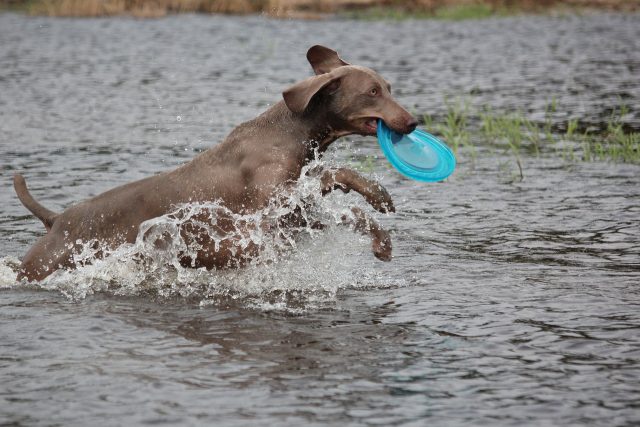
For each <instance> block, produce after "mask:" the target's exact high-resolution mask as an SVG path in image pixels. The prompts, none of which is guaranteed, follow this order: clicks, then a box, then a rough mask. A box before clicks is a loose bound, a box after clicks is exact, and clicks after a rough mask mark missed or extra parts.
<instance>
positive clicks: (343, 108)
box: [282, 45, 418, 135]
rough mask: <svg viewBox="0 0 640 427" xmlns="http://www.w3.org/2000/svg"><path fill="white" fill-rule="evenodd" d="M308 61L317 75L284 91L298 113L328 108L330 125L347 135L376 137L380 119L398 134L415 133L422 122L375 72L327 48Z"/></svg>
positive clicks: (316, 48)
mask: <svg viewBox="0 0 640 427" xmlns="http://www.w3.org/2000/svg"><path fill="white" fill-rule="evenodd" d="M307 59H308V60H309V63H310V64H311V67H313V71H314V72H315V73H316V75H315V76H314V77H310V78H308V79H306V80H303V81H301V82H299V83H296V84H295V85H293V86H291V87H290V88H288V89H287V90H285V91H284V92H283V94H282V95H283V97H284V102H285V103H286V105H287V107H288V108H289V109H290V110H291V111H292V112H294V113H296V114H317V113H318V111H319V110H318V109H319V108H321V109H324V111H323V113H324V114H326V117H327V120H328V121H329V125H330V126H331V127H332V128H333V129H334V130H336V131H338V132H340V133H343V134H350V133H357V134H360V135H375V134H376V127H377V120H384V122H385V123H386V124H387V126H389V127H390V128H391V129H393V130H394V131H396V132H398V133H403V134H406V133H410V132H412V131H413V130H414V129H415V128H416V126H417V124H418V122H417V121H416V119H415V118H414V117H413V116H412V115H411V114H409V113H408V112H407V110H405V109H404V108H402V107H401V106H400V105H399V104H398V103H397V102H396V101H395V100H394V99H393V97H392V96H391V85H390V84H389V83H388V82H387V81H386V80H385V79H383V78H382V76H380V75H379V74H378V73H376V72H375V71H373V70H371V69H369V68H366V67H360V66H355V65H350V64H348V63H346V62H344V61H343V60H342V59H341V58H340V57H339V56H338V54H337V53H336V52H335V51H333V50H331V49H329V48H326V47H324V46H319V45H316V46H313V47H312V48H311V49H309V51H308V52H307Z"/></svg>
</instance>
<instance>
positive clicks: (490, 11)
mask: <svg viewBox="0 0 640 427" xmlns="http://www.w3.org/2000/svg"><path fill="white" fill-rule="evenodd" d="M0 8H3V9H5V10H6V9H10V10H20V11H26V12H27V13H31V14H36V15H46V16H77V17H91V16H114V15H132V16H135V17H141V18H154V17H161V16H165V15H168V14H175V13H225V14H252V13H263V14H267V15H269V16H273V17H280V18H306V19H314V18H322V17H326V16H327V15H329V16H330V15H333V14H344V13H351V15H350V16H359V15H358V13H363V15H362V16H363V17H365V18H367V17H368V18H371V17H374V18H375V17H385V16H391V17H396V18H397V17H423V18H429V17H434V18H443V19H465V18H482V17H486V16H491V15H494V14H514V13H542V12H548V11H557V10H561V11H566V10H573V11H575V10H584V9H600V10H603V9H604V10H616V11H637V10H639V9H640V0H537V1H536V0H404V1H394V0H0ZM372 11H373V13H371V12H372ZM354 13H355V15H353V14H354Z"/></svg>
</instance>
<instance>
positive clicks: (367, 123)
mask: <svg viewBox="0 0 640 427" xmlns="http://www.w3.org/2000/svg"><path fill="white" fill-rule="evenodd" d="M362 128H363V130H364V131H365V134H366V135H375V134H376V133H377V132H378V119H377V118H375V117H366V118H365V119H364V120H363V123H362Z"/></svg>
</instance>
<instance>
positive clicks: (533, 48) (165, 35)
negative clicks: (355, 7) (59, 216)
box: [0, 14, 640, 426]
mask: <svg viewBox="0 0 640 427" xmlns="http://www.w3.org/2000/svg"><path fill="white" fill-rule="evenodd" d="M638 21H639V19H638V15H631V16H623V15H608V14H596V15H588V16H583V17H558V18H549V17H516V18H508V19H499V20H488V21H477V22H462V23H445V22H431V21H425V22H422V21H420V22H411V21H408V22H399V23H397V22H388V23H385V22H376V23H368V22H353V21H330V22H297V21H275V20H267V19H263V18H260V17H248V18H247V17H244V18H237V17H236V18H234V17H231V18H230V17H209V16H189V15H187V16H178V17H170V18H166V19H161V20H156V21H138V20H133V19H125V18H114V19H97V20H66V19H46V18H27V17H22V16H18V15H11V14H5V15H1V16H0V134H1V135H2V137H1V138H0V152H1V154H2V155H1V156H0V167H1V168H2V171H3V174H2V180H1V184H2V185H1V186H0V188H2V190H0V203H1V204H2V211H1V217H0V239H1V241H2V245H1V246H0V247H1V248H2V249H1V251H0V258H1V259H2V261H1V262H0V286H2V289H1V290H0V301H1V308H0V422H1V423H5V424H10V425H88V424H91V423H94V424H98V425H133V424H156V423H157V424H160V423H173V424H181V425H211V424H215V425H228V426H233V425H242V426H244V425H264V424H274V425H300V424H304V425H410V426H413V425H415V426H418V425H425V424H433V425H492V426H493V425H576V426H582V425H607V426H611V425H619V426H622V425H629V426H630V425H636V424H638V423H640V412H639V405H638V402H640V387H638V383H639V380H640V334H639V331H640V315H639V314H638V313H639V312H640V310H639V308H640V307H639V306H640V291H639V287H638V286H639V283H640V244H639V243H638V242H639V241H638V236H639V235H640V168H639V167H638V166H634V165H625V164H612V163H608V162H594V163H580V162H570V161H567V160H564V159H563V158H562V157H561V156H559V155H557V154H556V153H555V151H554V149H552V148H551V149H548V150H546V151H543V153H542V154H541V155H540V156H539V157H534V156H525V157H523V159H522V163H523V165H522V166H523V173H524V176H525V179H524V180H520V179H519V173H518V170H517V166H516V165H515V162H514V159H513V157H512V156H511V155H510V154H509V152H505V151H504V150H502V149H499V148H495V147H494V148H487V149H479V150H478V152H477V153H476V156H475V158H474V157H473V156H472V155H471V153H469V152H465V151H463V152H461V153H460V156H459V164H458V168H457V170H456V173H455V174H454V175H453V176H452V177H451V178H450V180H449V181H448V182H446V183H441V184H420V183H416V182H412V181H408V180H406V179H404V178H402V177H401V176H400V175H399V174H397V173H396V172H394V171H393V170H392V169H389V168H388V166H387V164H386V161H385V160H384V158H383V157H382V156H381V153H380V152H379V148H378V146H377V143H376V141H375V140H373V139H372V138H360V137H352V138H348V139H346V140H341V141H338V142H336V143H335V145H334V147H333V149H332V150H331V152H330V153H329V159H328V160H327V162H329V163H330V164H331V163H337V164H349V163H351V164H361V163H364V161H365V158H366V156H374V155H375V156H377V159H376V160H375V161H374V162H373V164H372V169H373V170H372V172H371V174H372V176H377V177H378V178H379V179H381V180H382V182H383V183H384V185H385V186H386V187H387V188H388V189H389V191H390V193H391V194H392V196H393V198H394V200H395V203H396V207H397V213H396V214H392V215H388V216H386V215H379V214H377V215H376V217H377V218H378V219H379V221H380V222H381V223H382V224H383V225H384V226H385V227H386V228H387V229H389V230H390V231H391V232H392V238H393V244H394V256H395V258H394V260H393V261H392V262H391V263H382V262H379V261H376V260H375V259H374V257H373V255H372V254H371V251H370V243H369V242H368V241H367V240H366V239H364V238H362V237H360V236H357V235H356V234H354V233H353V232H351V231H349V230H345V229H342V228H340V227H338V226H332V227H330V229H329V230H327V231H326V232H318V233H316V234H312V233H308V234H305V235H302V236H300V238H299V239H298V240H297V241H294V242H293V244H295V245H296V247H295V249H293V250H291V249H289V250H288V251H285V253H284V254H282V256H280V257H278V256H276V258H275V260H276V261H277V262H274V263H271V264H268V265H265V266H262V267H261V266H253V267H250V268H248V269H245V270H242V271H230V272H225V273H218V274H208V273H203V272H193V271H181V270H179V269H175V268H173V269H172V267H171V265H170V263H168V264H162V262H160V264H159V267H158V266H156V267H158V268H160V270H158V269H155V270H154V269H151V270H145V268H143V267H140V266H136V264H135V263H132V262H130V260H129V259H128V258H126V257H125V256H124V255H122V257H113V258H112V261H108V260H105V262H104V263H103V264H100V263H97V264H95V265H93V266H88V267H86V268H84V269H81V270H80V271H77V272H74V273H62V274H60V275H58V276H56V277H55V278H54V279H53V280H50V281H47V282H46V283H45V284H43V285H41V286H25V285H17V284H15V282H14V278H15V273H14V272H13V270H12V266H13V265H14V264H15V263H16V262H17V258H19V257H20V256H22V255H23V254H24V253H25V252H26V250H27V249H28V247H29V246H30V245H31V244H32V243H33V242H34V241H35V239H36V238H37V236H39V235H41V234H42V232H43V227H42V225H41V224H40V222H39V221H37V220H35V219H34V218H32V217H30V216H28V215H27V212H26V211H25V209H24V208H23V207H22V206H21V205H20V203H19V202H18V200H17V198H16V197H15V195H14V193H13V190H12V188H11V184H10V177H11V174H12V173H13V172H16V171H20V172H22V173H24V175H25V176H26V178H27V181H28V183H29V184H30V186H31V188H32V192H33V193H34V195H35V196H36V198H37V199H39V200H41V201H42V202H43V203H44V204H45V205H46V206H47V207H49V208H51V209H53V210H56V211H59V210H62V209H63V208H64V207H65V206H68V205H69V204H71V203H73V202H77V201H79V200H83V199H85V198H87V197H90V196H92V195H95V194H98V193H100V192H102V191H105V190H107V189H109V188H112V187H114V186H116V185H119V184H122V183H125V182H130V181H133V180H135V179H138V178H141V177H144V176H148V175H150V174H153V173H157V172H159V171H164V170H167V169H169V168H171V167H174V166H176V165H179V164H181V163H183V162H185V161H187V160H188V159H190V158H191V157H193V155H194V154H195V153H196V152H199V151H201V150H203V149H205V148H206V147H208V146H211V145H213V144H216V143H217V142H219V141H220V140H222V138H224V136H225V135H226V134H227V133H228V132H229V131H230V130H231V129H232V128H233V127H234V126H235V125H237V124H238V123H240V122H241V121H243V120H246V119H249V118H252V117H254V116H255V115H256V114H258V113H259V112H260V111H262V110H264V109H265V108H267V106H268V105H269V104H271V103H273V102H275V101H276V100H278V99H279V97H280V92H281V91H282V90H283V88H285V87H286V86H287V85H288V84H290V83H293V82H294V81H296V80H298V79H300V78H302V77H304V76H307V75H309V67H308V65H307V64H306V63H305V60H304V53H305V52H306V49H307V48H308V47H309V46H310V45H312V44H315V43H322V44H325V45H327V46H330V47H334V48H337V49H338V50H339V52H340V53H341V55H342V56H343V58H344V59H346V60H347V61H350V62H353V63H357V64H361V65H368V66H371V67H373V68H375V69H377V70H378V71H379V72H380V73H381V74H382V75H383V76H384V77H385V78H387V79H388V80H389V81H391V83H392V84H393V91H394V94H395V96H396V97H397V98H398V100H399V101H400V102H401V103H402V104H403V105H405V106H407V107H408V108H410V109H414V110H415V111H416V112H418V113H426V112H429V113H431V114H433V115H434V116H435V118H436V120H438V119H439V117H441V116H442V114H444V111H445V109H446V107H445V106H444V103H443V96H445V95H451V96H459V95H463V96H469V97H470V102H472V103H474V104H478V105H484V104H487V105H490V106H492V107H493V108H496V109H503V110H512V109H520V110H521V111H523V112H524V113H525V114H527V115H528V116H529V117H530V118H532V119H534V120H542V119H543V118H544V114H545V106H546V105H547V104H548V103H549V102H550V101H551V100H552V99H554V98H555V101H556V103H557V110H556V112H555V113H554V115H553V120H554V123H556V124H557V125H558V127H562V124H563V123H566V121H567V120H569V119H572V118H579V119H580V120H582V121H583V122H585V123H588V124H590V125H591V126H593V128H594V129H597V128H602V127H604V123H605V122H606V120H607V118H608V116H609V114H610V113H611V111H612V109H614V108H615V107H616V106H617V105H619V103H620V101H621V100H622V101H624V102H625V103H626V104H627V105H628V106H629V108H630V113H629V114H627V115H626V116H625V117H623V121H624V123H625V126H626V127H627V128H629V129H638V128H640V107H639V106H640V80H639V79H638V78H637V76H638V70H639V68H640V54H639V53H638V52H640V49H639V47H640V46H639V45H640V42H639V40H640V25H638ZM300 191H301V193H298V194H304V191H303V190H300ZM320 203H321V205H320V208H319V213H318V214H319V215H324V216H328V217H331V216H332V215H333V216H336V215H338V214H339V213H340V212H341V210H342V209H345V208H347V207H348V206H350V205H352V204H359V205H360V206H364V204H362V202H361V200H360V199H359V198H358V197H357V196H356V195H352V194H349V195H333V196H330V197H328V198H326V199H325V201H323V202H320ZM125 249H126V248H124V249H122V250H125ZM156 255H158V256H160V254H156ZM116 258H118V259H120V261H118V260H117V259H116Z"/></svg>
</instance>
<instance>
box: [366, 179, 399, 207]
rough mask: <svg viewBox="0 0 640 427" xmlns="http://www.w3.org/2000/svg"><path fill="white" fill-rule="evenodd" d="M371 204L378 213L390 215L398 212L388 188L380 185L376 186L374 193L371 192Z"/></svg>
mask: <svg viewBox="0 0 640 427" xmlns="http://www.w3.org/2000/svg"><path fill="white" fill-rule="evenodd" d="M369 203H370V204H371V206H373V208H374V209H375V210H377V211H378V212H382V213H389V212H395V211H396V207H395V206H394V205H393V200H392V199H391V195H390V194H389V192H388V191H387V189H386V188H384V187H383V186H382V185H380V184H378V183H376V184H375V187H374V191H372V192H371V197H370V198H369Z"/></svg>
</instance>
